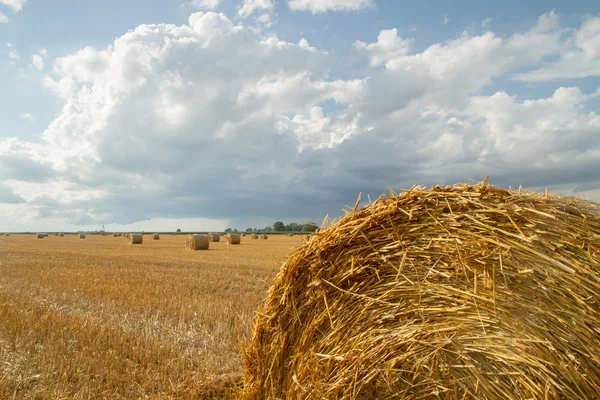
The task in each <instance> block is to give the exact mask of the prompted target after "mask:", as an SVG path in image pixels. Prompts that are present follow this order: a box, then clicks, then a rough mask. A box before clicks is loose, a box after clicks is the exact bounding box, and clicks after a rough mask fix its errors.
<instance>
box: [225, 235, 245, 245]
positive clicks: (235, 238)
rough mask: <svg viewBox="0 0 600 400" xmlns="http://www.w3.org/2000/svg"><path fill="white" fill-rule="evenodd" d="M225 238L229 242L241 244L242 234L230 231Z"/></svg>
mask: <svg viewBox="0 0 600 400" xmlns="http://www.w3.org/2000/svg"><path fill="white" fill-rule="evenodd" d="M225 238H226V239H227V243H229V244H240V243H241V242H242V239H241V237H240V235H238V234H236V233H229V234H228V235H227V236H226V237H225Z"/></svg>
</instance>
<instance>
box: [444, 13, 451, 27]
mask: <svg viewBox="0 0 600 400" xmlns="http://www.w3.org/2000/svg"><path fill="white" fill-rule="evenodd" d="M448 22H450V18H448V17H447V16H446V14H444V25H447V24H448Z"/></svg>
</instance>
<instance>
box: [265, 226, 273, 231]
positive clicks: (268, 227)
mask: <svg viewBox="0 0 600 400" xmlns="http://www.w3.org/2000/svg"><path fill="white" fill-rule="evenodd" d="M264 231H265V232H273V228H272V227H270V226H267V227H266V228H265V229H264Z"/></svg>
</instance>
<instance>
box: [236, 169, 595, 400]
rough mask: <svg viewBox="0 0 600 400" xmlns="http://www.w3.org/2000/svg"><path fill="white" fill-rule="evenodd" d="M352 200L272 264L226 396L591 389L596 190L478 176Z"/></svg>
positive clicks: (575, 394) (414, 395) (514, 394)
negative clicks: (581, 194)
mask: <svg viewBox="0 0 600 400" xmlns="http://www.w3.org/2000/svg"><path fill="white" fill-rule="evenodd" d="M357 206H358V203H357ZM356 208H357V207H355V209H354V210H352V211H351V212H349V213H348V214H347V215H345V216H344V217H342V218H341V219H340V220H339V221H338V222H336V223H333V224H330V225H329V226H326V227H325V228H323V229H321V230H320V231H319V233H318V234H313V235H312V236H311V240H310V241H309V242H308V243H305V244H303V245H302V246H301V247H300V248H299V249H298V250H297V251H295V252H294V253H292V254H291V256H290V258H289V259H288V260H287V261H286V262H285V264H284V265H283V266H282V268H281V270H280V272H279V274H278V276H277V277H276V278H275V280H274V282H273V286H272V287H271V288H270V289H269V293H268V296H267V299H266V300H265V304H264V306H263V307H262V308H261V309H260V310H259V312H258V313H257V314H256V317H255V318H256V319H255V323H254V328H253V334H252V339H251V341H250V342H249V343H246V344H245V346H244V349H243V350H244V351H243V352H244V388H243V389H242V392H241V393H240V395H241V397H242V398H246V399H267V398H269V399H275V398H277V399H300V398H302V399H350V398H351V399H367V398H369V399H370V398H381V399H389V398H398V399H400V398H403V399H413V400H419V399H433V398H435V399H597V398H598V393H600V368H599V365H600V297H599V296H600V204H597V203H593V202H586V201H582V200H577V199H574V198H567V197H562V196H554V195H551V196H546V195H543V194H538V193H532V192H524V191H523V192H521V193H519V192H518V191H512V190H511V191H509V190H503V189H499V188H495V187H493V186H490V185H488V184H487V179H486V181H484V182H481V183H479V184H477V185H467V184H458V185H455V186H451V187H447V186H435V187H433V188H431V189H426V188H424V187H413V188H412V189H410V190H407V191H404V192H402V193H401V194H399V195H395V194H393V193H392V194H391V195H390V197H382V198H380V199H378V200H377V201H375V202H374V203H372V204H369V205H368V206H366V207H364V208H362V209H358V210H357V209H356Z"/></svg>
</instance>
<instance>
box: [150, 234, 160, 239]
mask: <svg viewBox="0 0 600 400" xmlns="http://www.w3.org/2000/svg"><path fill="white" fill-rule="evenodd" d="M152 239H154V240H159V239H160V235H159V234H158V233H155V234H154V235H152Z"/></svg>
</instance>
